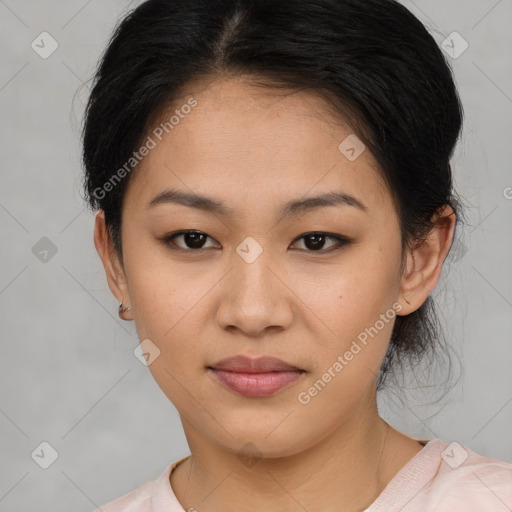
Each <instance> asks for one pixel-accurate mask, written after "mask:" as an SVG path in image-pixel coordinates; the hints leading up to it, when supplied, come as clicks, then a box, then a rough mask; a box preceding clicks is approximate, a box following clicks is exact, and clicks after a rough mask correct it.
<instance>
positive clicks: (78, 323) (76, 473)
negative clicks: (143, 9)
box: [0, 0, 512, 512]
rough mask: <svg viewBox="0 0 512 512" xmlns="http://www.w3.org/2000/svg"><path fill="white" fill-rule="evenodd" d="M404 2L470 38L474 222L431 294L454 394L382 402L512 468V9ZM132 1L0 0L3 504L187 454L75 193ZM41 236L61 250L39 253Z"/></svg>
mask: <svg viewBox="0 0 512 512" xmlns="http://www.w3.org/2000/svg"><path fill="white" fill-rule="evenodd" d="M404 4H405V5H406V6H407V7H408V8H410V9H411V10H412V11H413V12H414V13H415V14H416V15H417V16H418V17H419V18H420V19H421V20H422V21H423V22H424V23H425V24H426V25H427V26H428V27H429V29H431V31H432V33H433V35H434V37H435V38H436V40H437V41H438V42H439V44H442V41H443V40H444V39H445V38H446V37H447V36H448V35H449V34H451V33H452V32H453V31H457V32H458V33H460V34H461V35H462V36H463V38H464V39H465V40H466V41H467V42H468V43H469V48H468V49H467V51H466V52H465V53H463V54H462V55H460V56H459V57H458V58H456V59H453V58H450V59H451V62H452V65H453V68H454V71H455V74H456V79H457V83H458V86H459V89H460V94H461V98H462V101H463V103H464V105H465V112H466V118H465V129H464V134H463V137H462V140H461V142H460V143H459V146H458V149H457V152H456V155H455V158H454V172H455V176H456V183H457V187H458V190H459V192H460V193H461V195H462V196H463V197H464V198H465V199H466V205H467V216H468V225H467V226H466V227H465V228H464V229H463V230H462V231H460V232H459V240H458V241H457V246H456V251H455V252H454V256H452V257H450V261H449V262H448V264H447V266H446V272H444V274H443V280H442V283H441V285H440V286H439V289H438V290H436V292H435V295H436V297H437V298H438V300H439V301H440V306H441V307H440V309H441V311H442V313H443V317H444V318H445V323H446V334H447V339H448V342H449V344H450V346H451V347H452V350H453V351H454V352H455V353H456V356H455V357H454V363H455V367H454V370H453V372H454V375H455V377H454V379H453V382H452V384H451V385H452V388H451V391H450V392H449V393H447V394H441V395H439V393H438V391H439V389H437V391H436V388H424V389H420V390H419V391H417V392H416V393H415V394H414V396H412V395H411V396H408V397H406V398H407V401H405V402H403V403H402V401H401V399H400V396H399V395H396V394H393V393H388V394H386V395H382V396H379V401H380V405H381V412H382V414H383V416H384V417H385V418H386V419H387V420H388V421H389V422H390V423H392V424H393V425H394V426H395V427H396V428H399V429H401V430H403V431H405V432H407V433H409V434H410V435H413V436H417V437H421V438H428V439H430V438H433V437H441V438H442V439H444V440H445V441H447V442H449V441H452V440H457V441H459V442H460V443H462V444H466V445H468V446H469V447H471V448H473V449H474V450H475V451H477V452H480V453H482V454H485V455H488V456H492V457H496V458H500V459H504V460H509V461H512V438H511V429H510V425H512V403H511V402H512V372H511V366H512V343H511V342H512V336H511V332H512V272H511V270H510V265H511V261H512V243H511V229H510V226H511V221H512V199H508V198H507V196H508V197H509V198H511V197H512V189H510V188H508V187H512V173H511V163H510V162H511V161H512V144H511V142H512V138H511V136H512V63H511V55H512V51H511V50H512V32H511V31H510V27H511V26H512V1H511V0H500V1H496V0H429V1H421V2H420V1H419V0H417V1H415V2H412V1H409V0H406V1H404ZM133 5H134V2H131V3H130V2H128V1H123V0H110V1H108V2H106V1H100V0H90V1H88V2H86V1H84V0H67V1H64V0H53V1H48V0H47V1H42V0H38V1H36V0H0V43H1V46H0V55H1V65H0V109H1V113H2V116H1V138H0V150H1V151H0V169H1V170H0V179H1V181H0V183H1V186H0V229H1V232H0V234H1V237H2V243H1V245H0V319H1V329H2V344H1V349H2V356H1V359H0V393H1V394H0V512H1V511H4V512H5V511H10V512H17V511H24V512H25V511H29V510H30V511H31V512H38V511H41V512H42V511H49V510H52V512H64V511H66V512H69V511H70V510H75V511H90V510H92V509H93V508H94V507H95V506H97V505H101V504H103V503H105V502H107V501H109V500H110V499H112V498H114V497H117V496H119V495H121V494H124V493H125V492H127V491H129V490H131V489H133V488H135V487H136V486H137V485H139V484H141V483H143V482H145V481H148V480H150V479H153V478H155V477H156V476H157V475H158V474H159V473H160V472H161V471H162V470H163V469H164V467H165V466H166V465H167V464H169V463H170V462H172V461H174V460H177V459H178V458H181V457H183V456H185V455H187V454H188V453H189V452H188V447H187V445H186V440H185V437H184V435H183V433H182V430H181V424H180V422H179V416H178V414H177V412H176V410H175V409H174V406H173V405H172V404H171V403H170V402H169V401H168V400H167V398H166V397H165V396H164V395H163V393H162V392H161V391H160V389H159V388H158V387H157V385H156V384H155V383H154V381H153V379H152V377H151V374H150V373H149V370H148V369H147V368H146V367H145V366H143V365H142V364H141V363H140V362H139V361H138V360H137V359H136V358H135V357H134V355H133V350H134V348H135V347H136V345H137V343H138V340H137V338H136V334H135V329H134V326H133V323H126V322H122V321H120V320H119V319H118V317H117V303H116V302H115V299H114V297H113V296H112V295H111V293H110V291H109V289H108V287H107V283H106V279H105V276H104V273H103V268H102V266H101V263H100V260H99V257H98V256H97V254H96V251H95V248H94V244H93V239H92V236H93V215H92V214H91V213H90V212H88V211H87V210H85V209H84V204H83V202H82V199H81V194H80V188H81V169H80V162H79V154H80V144H79V131H80V123H81V115H82V111H83V105H84V100H85V97H86V93H87V88H86V87H85V88H83V89H82V90H81V91H79V87H80V85H81V84H82V83H83V82H84V81H87V80H88V79H89V78H90V77H91V75H92V73H93V70H94V66H95V64H96V61H97V59H98V57H99V55H100V53H101V51H102V50H103V48H104V47H105V44H106V42H107V40H108V37H109V35H110V32H111V30H112V28H113V27H114V25H115V23H116V20H117V19H118V18H119V16H120V15H121V14H122V13H123V12H125V11H126V10H128V9H129V8H130V7H133ZM43 31H47V32H49V33H50V34H51V35H52V37H53V38H55V40H56V41H57V42H58V44H59V47H58V49H57V50H56V51H55V53H53V54H52V55H51V56H50V57H49V58H47V59H42V58H41V57H40V56H39V55H38V54H37V53H36V52H35V51H34V50H33V49H32V48H31V43H32V41H33V40H34V39H35V38H36V37H37V36H38V35H39V34H40V33H41V32H43ZM458 44H459V43H454V45H455V46H454V47H455V48H456V49H460V48H461V47H460V45H459V46H457V45H458ZM46 48H48V46H46ZM43 237H47V238H48V239H49V240H51V242H52V243H53V244H54V245H55V247H56V249H57V252H56V254H54V255H53V254H52V252H51V251H50V252H49V253H48V255H47V256H46V261H44V258H43V255H44V253H40V254H37V252H38V251H37V250H36V249H38V250H39V251H41V250H43V249H44V247H46V246H45V244H48V242H47V241H43V242H40V240H41V239H42V238H43ZM38 243H39V244H43V245H42V246H39V245H36V244H38ZM34 246H36V249H34V250H33V247H34ZM41 247H42V248H43V249H42V248H41ZM34 252H35V253H36V254H34ZM41 258H43V261H41ZM448 271H449V272H448ZM439 377H444V375H439ZM457 377H460V379H458V378H457ZM441 380H442V379H441ZM436 393H437V394H436ZM433 396H435V397H440V400H439V401H438V402H437V403H434V404H432V405H428V402H432V397H433ZM397 397H398V398H397ZM436 399H437V398H436ZM425 403H427V406H426V405H425ZM43 441H46V442H48V443H50V445H51V446H52V447H53V448H54V449H55V450H56V451H57V452H58V458H57V459H56V461H55V462H54V463H53V464H52V465H51V466H50V467H49V468H48V469H42V468H41V467H39V465H38V464H36V462H35V460H33V458H32V457H31V453H32V452H33V451H34V449H36V447H38V446H39V444H40V443H41V442H43ZM48 453H49V452H48V450H46V452H45V456H48ZM34 458H36V459H37V457H35V456H34ZM42 458H43V457H42V456H41V457H40V458H39V460H42Z"/></svg>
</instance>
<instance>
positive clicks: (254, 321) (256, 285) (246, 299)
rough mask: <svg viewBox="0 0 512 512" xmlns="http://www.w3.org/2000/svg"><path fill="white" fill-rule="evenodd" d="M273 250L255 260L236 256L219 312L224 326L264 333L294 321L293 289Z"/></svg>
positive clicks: (223, 291) (242, 330) (227, 328)
mask: <svg viewBox="0 0 512 512" xmlns="http://www.w3.org/2000/svg"><path fill="white" fill-rule="evenodd" d="M270 252H271V251H265V250H264V251H263V253H262V254H261V255H260V256H259V257H258V258H257V259H256V260H255V261H253V262H252V263H248V262H246V261H244V260H243V259H242V258H241V257H239V256H238V254H235V255H234V256H233V264H234V268H233V269H232V270H231V272H229V273H228V275H227V276H226V278H225V280H223V287H222V291H221V300H220V304H219V307H218V309H217V312H216V320H217V323H218V325H219V326H220V327H222V328H223V329H226V330H230V331H240V332H242V333H243V334H244V335H246V336H250V337H262V336H265V335H266V334H268V333H269V332H270V331H281V330H283V329H287V328H288V327H289V326H290V325H291V323H292V321H293V308H292V300H291V299H292V297H293V293H292V291H291V290H290V289H289V288H288V287H287V285H286V279H283V277H282V274H283V272H282V271H280V269H279V266H278V265H277V264H276V262H275V260H273V259H272V256H271V254H270ZM278 276H279V277H278Z"/></svg>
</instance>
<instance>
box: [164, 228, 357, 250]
mask: <svg viewBox="0 0 512 512" xmlns="http://www.w3.org/2000/svg"><path fill="white" fill-rule="evenodd" d="M208 239H210V240H212V241H213V238H211V237H209V236H208V235H207V234H206V233H203V232H202V231H195V230H190V229H189V230H184V231H176V232H175V233H171V234H170V235H167V236H165V237H163V238H161V239H160V240H161V242H162V243H163V244H165V245H167V246H169V248H170V249H172V250H183V251H189V252H190V251H199V250H201V249H208V248H211V247H215V244H213V245H210V246H208V245H205V244H206V241H207V240H208ZM177 240H179V241H180V242H177ZM298 240H303V243H304V246H305V249H302V248H299V249H300V250H305V251H307V252H331V251H335V250H336V249H339V248H341V247H342V246H344V245H348V244H349V243H351V239H349V238H347V237H345V236H341V235H335V234H330V233H324V232H319V231H315V232H312V233H306V234H304V235H301V236H300V237H298V238H296V239H295V240H294V242H296V241H298ZM329 240H330V241H331V245H328V246H327V248H326V247H325V246H326V242H327V241H329ZM333 242H334V243H333Z"/></svg>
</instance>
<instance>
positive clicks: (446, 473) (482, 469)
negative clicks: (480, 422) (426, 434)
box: [428, 442, 512, 512]
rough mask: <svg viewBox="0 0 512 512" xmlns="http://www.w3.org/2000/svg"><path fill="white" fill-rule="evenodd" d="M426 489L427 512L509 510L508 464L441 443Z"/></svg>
mask: <svg viewBox="0 0 512 512" xmlns="http://www.w3.org/2000/svg"><path fill="white" fill-rule="evenodd" d="M440 448H442V450H441V452H440V458H441V460H440V465H439V470H438V472H437V473H436V475H435V476H434V478H433V479H432V480H431V483H430V485H429V488H428V502H429V505H430V507H429V508H428V510H430V509H432V510H447V511H448V510H450V511H452V512H457V511H459V510H460V511H461V512H462V511H464V512H471V511H472V510H477V511H478V512H485V511H489V512H490V511H497V510H500V509H501V508H502V509H503V510H511V509H512V463H510V462H506V461H503V460H498V459H493V458H489V457H485V456H483V455H479V454H478V453H476V452H474V451H473V450H471V449H470V448H468V447H467V446H464V445H461V444H459V443H456V442H453V443H450V444H447V443H444V444H443V446H441V447H440Z"/></svg>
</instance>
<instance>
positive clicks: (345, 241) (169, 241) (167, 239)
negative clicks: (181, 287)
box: [159, 229, 353, 254]
mask: <svg viewBox="0 0 512 512" xmlns="http://www.w3.org/2000/svg"><path fill="white" fill-rule="evenodd" d="M189 233H195V234H198V235H206V236H207V238H210V239H211V240H213V238H211V237H210V236H208V235H207V234H206V233H204V232H202V231H195V230H193V229H188V230H182V231H175V232H174V233H170V234H169V235H166V236H164V237H162V238H160V239H159V240H160V241H161V242H162V243H163V244H164V245H166V246H167V247H168V248H169V249H171V250H172V251H183V252H200V251H202V250H204V249H211V247H206V248H205V247H200V248H199V249H191V248H186V249H185V248H183V247H179V246H177V245H176V244H175V242H174V239H175V238H177V237H179V236H183V235H186V234H189ZM312 235H321V236H324V237H325V238H326V239H332V240H336V241H337V245H335V246H332V247H329V248H328V249H319V250H317V251H314V250H310V249H300V250H301V251H305V252H309V253H312V254H315V253H320V254H325V253H331V252H333V251H336V250H339V249H341V248H342V247H344V246H346V245H349V244H351V243H352V242H353V240H352V239H350V238H348V237H346V236H342V235H336V234H333V233H326V232H324V231H311V232H308V233H304V234H303V235H301V236H299V237H297V238H295V239H294V240H293V242H292V243H295V242H296V241H298V240H301V239H303V238H307V237H308V236H312Z"/></svg>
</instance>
